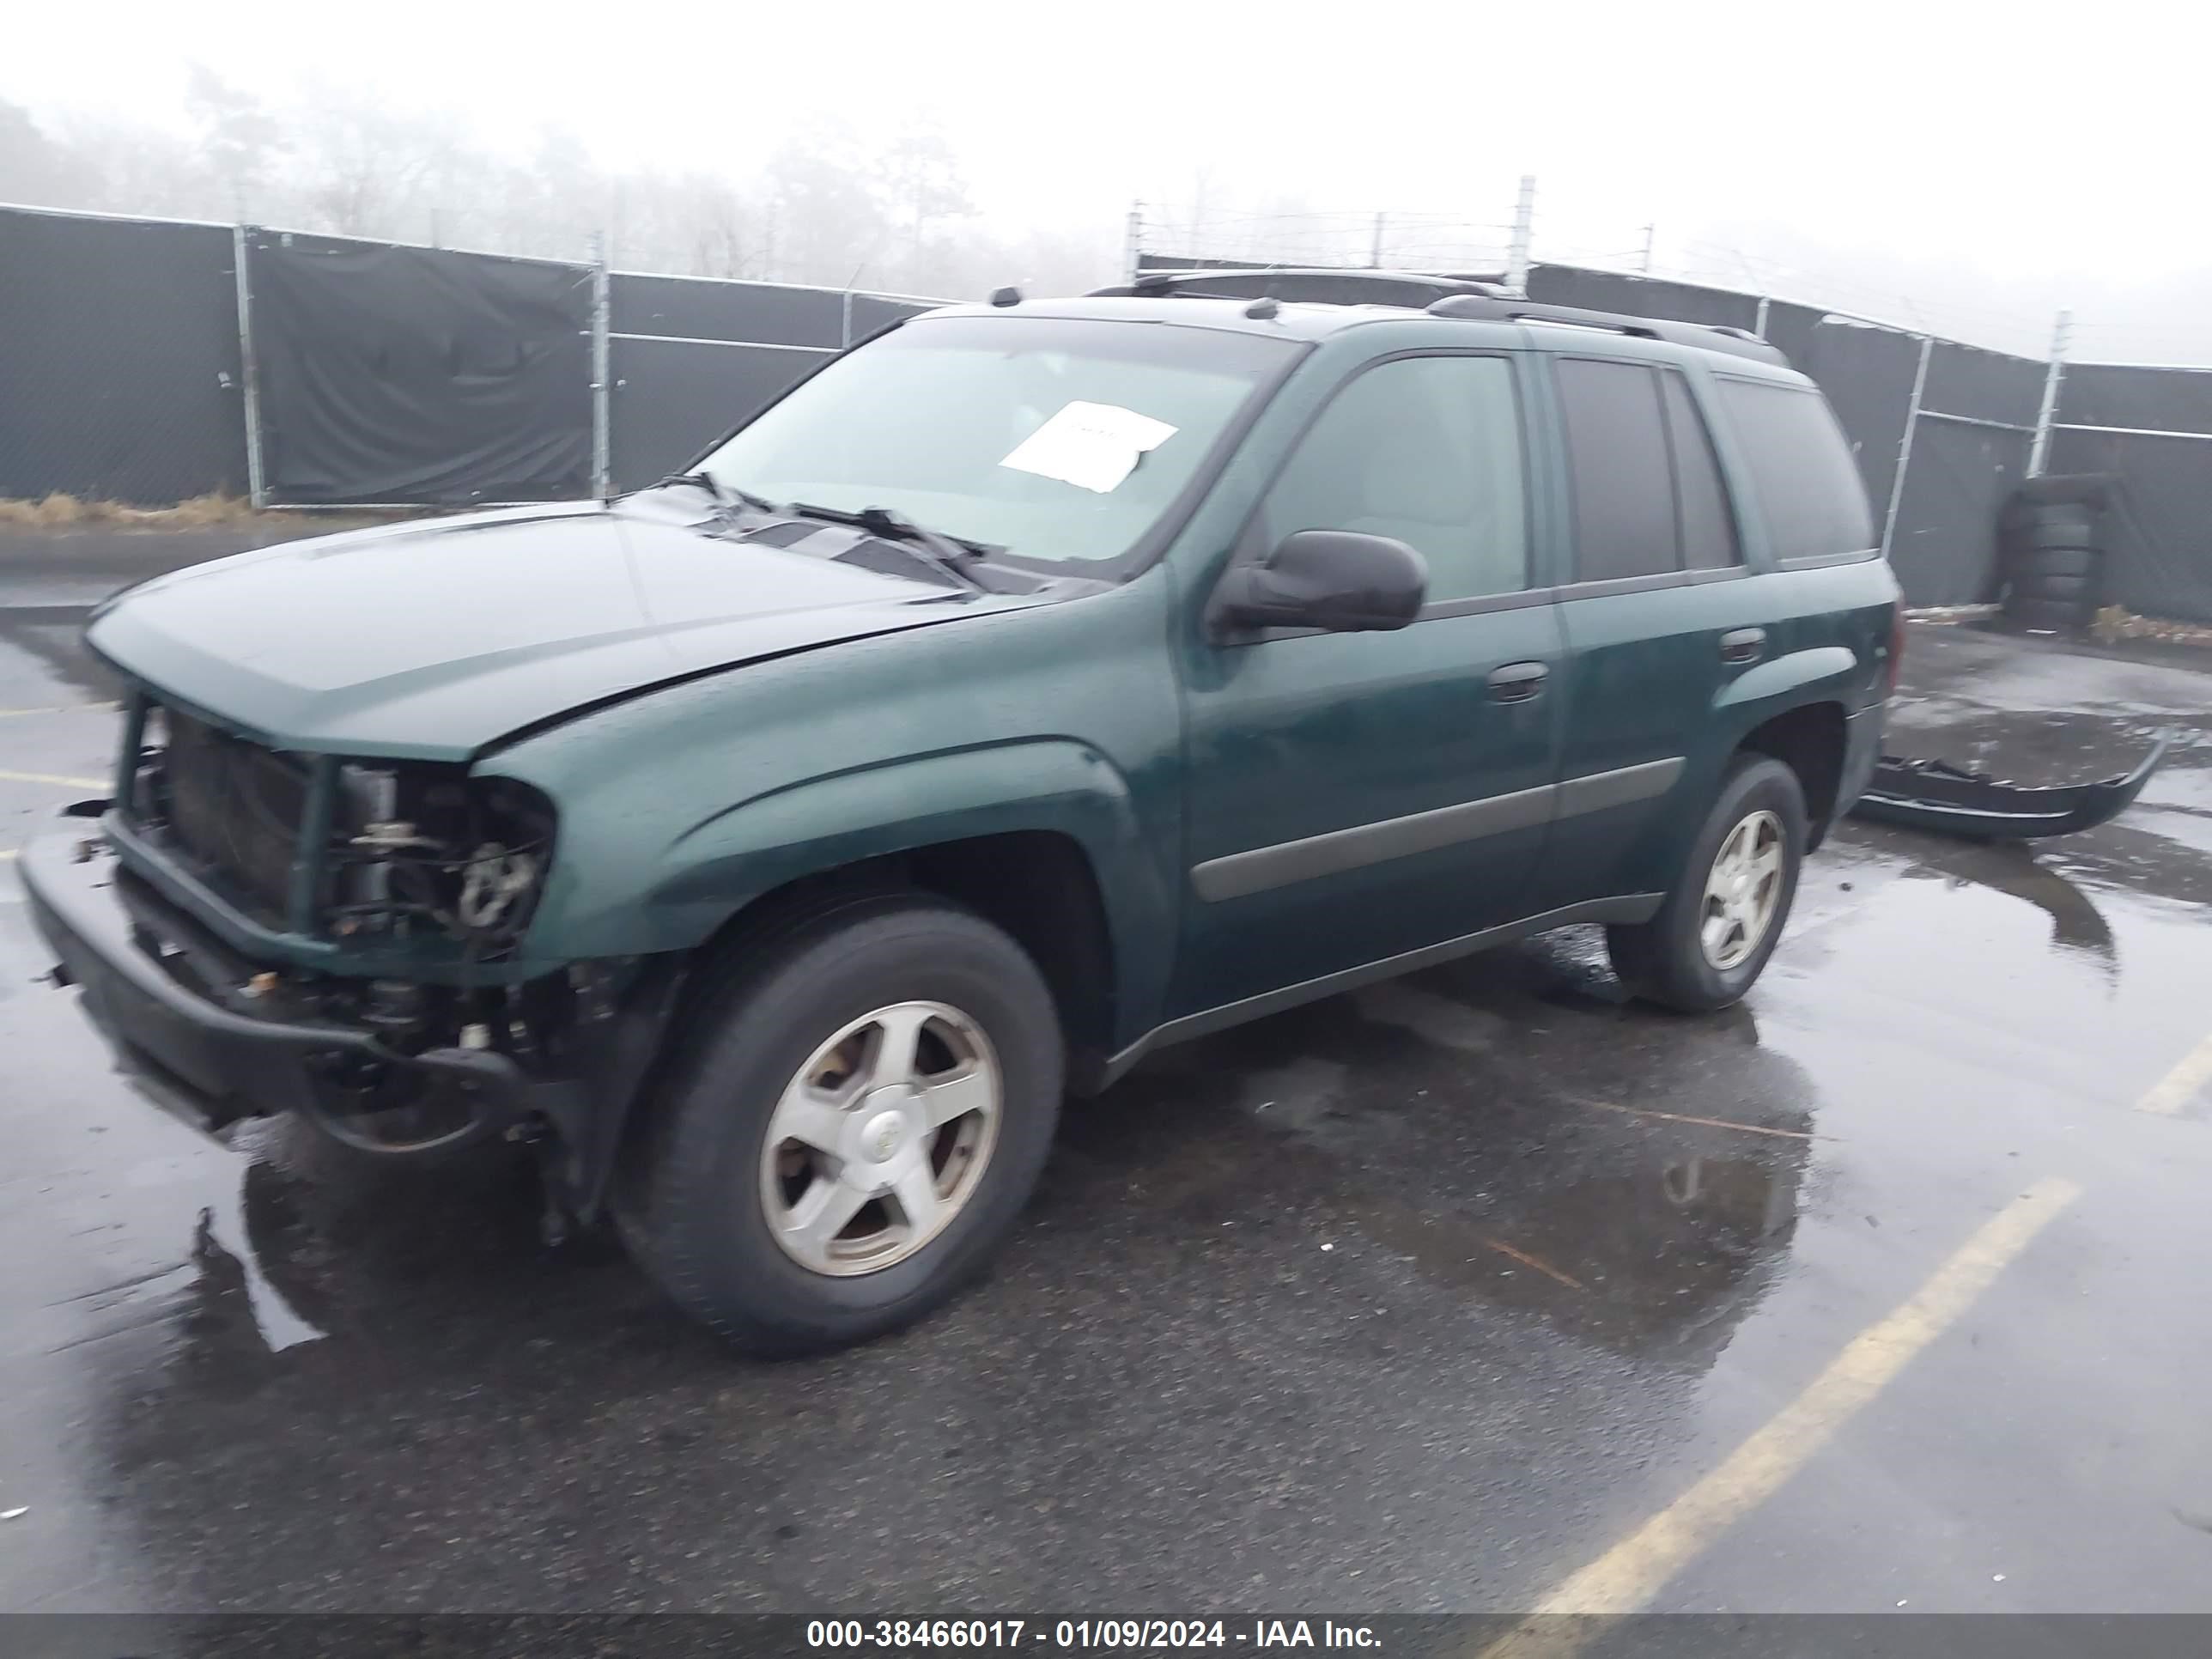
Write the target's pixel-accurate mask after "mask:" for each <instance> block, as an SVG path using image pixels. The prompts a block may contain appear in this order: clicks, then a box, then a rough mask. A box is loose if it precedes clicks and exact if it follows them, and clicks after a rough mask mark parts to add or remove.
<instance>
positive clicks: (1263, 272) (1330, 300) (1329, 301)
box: [1091, 265, 1512, 306]
mask: <svg viewBox="0 0 2212 1659" xmlns="http://www.w3.org/2000/svg"><path fill="white" fill-rule="evenodd" d="M1511 291H1512V290H1511V289H1508V288H1507V287H1505V286H1504V284H1503V283H1498V282H1494V281H1492V280H1491V279H1489V278H1487V277H1481V276H1434V275H1431V274H1429V273H1426V272H1423V271H1414V270H1365V269H1355V270H1346V269H1344V268H1341V267H1334V266H1327V265H1310V266H1270V267H1262V268H1260V269H1255V270H1247V269H1243V268H1228V269H1223V270H1143V271H1139V272H1138V273H1137V275H1136V276H1134V277H1133V279H1131V280H1130V281H1128V282H1127V283H1116V284H1115V286H1113V287H1112V288H1101V289H1092V290H1091V297H1092V298H1094V299H1103V298H1106V297H1108V296H1111V295H1123V296H1126V295H1162V296H1165V295H1196V296H1198V297H1200V298H1212V299H1221V300H1252V299H1261V298H1265V299H1273V300H1289V301H1294V302H1295V301H1307V302H1310V303H1313V304H1320V305H1396V306H1425V305H1428V304H1429V303H1430V302H1431V301H1435V300H1439V299H1444V298H1448V297H1449V296H1451V295H1507V294H1510V292H1511Z"/></svg>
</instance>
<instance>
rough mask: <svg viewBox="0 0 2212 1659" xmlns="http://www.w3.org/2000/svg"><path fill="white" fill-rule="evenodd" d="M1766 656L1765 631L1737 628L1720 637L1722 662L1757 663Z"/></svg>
mask: <svg viewBox="0 0 2212 1659" xmlns="http://www.w3.org/2000/svg"><path fill="white" fill-rule="evenodd" d="M1765 654H1766V630H1765V629H1763V628H1738V629H1732V630H1731V631H1729V632H1728V633H1726V634H1723V635H1721V660H1722V661H1723V662H1757V661H1758V660H1759V659H1760V658H1761V657H1763V656H1765Z"/></svg>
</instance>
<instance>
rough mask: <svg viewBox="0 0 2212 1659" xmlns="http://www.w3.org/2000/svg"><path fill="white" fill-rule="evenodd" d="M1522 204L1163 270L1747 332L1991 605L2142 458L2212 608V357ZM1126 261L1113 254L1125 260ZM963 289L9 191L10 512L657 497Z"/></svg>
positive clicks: (1920, 591)
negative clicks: (2185, 363)
mask: <svg viewBox="0 0 2212 1659" xmlns="http://www.w3.org/2000/svg"><path fill="white" fill-rule="evenodd" d="M1532 196H1533V186H1532V184H1531V183H1530V182H1528V181H1524V183H1523V185H1522V195H1521V198H1520V201H1519V203H1518V204H1517V205H1516V211H1515V213H1514V215H1513V216H1512V218H1511V220H1510V222H1497V223H1486V222H1476V221H1469V220H1463V219H1460V218H1455V217H1452V216H1442V215H1434V214H1396V213H1387V212H1386V213H1344V214H1316V213H1310V212H1305V211H1303V210H1301V211H1296V212H1292V211H1287V210H1286V211H1285V212H1281V213H1266V212H1256V213H1247V214H1243V215H1237V216H1231V215H1227V214H1223V213H1212V214H1209V213H1206V212H1205V211H1203V210H1183V211H1182V212H1180V213H1179V212H1177V211H1176V210H1165V209H1159V208H1152V209H1139V210H1137V211H1134V212H1133V213H1132V215H1131V216H1130V222H1129V230H1128V246H1127V265H1128V268H1129V270H1132V271H1133V270H1138V269H1146V268H1151V269H1161V268H1172V267H1177V266H1188V265H1193V264H1213V265H1224V266H1237V267H1257V268H1267V267H1276V266H1284V265H1312V266H1340V267H1344V268H1346V269H1362V268H1364V269H1374V268H1383V269H1398V270H1425V271H1431V272H1437V273H1440V274H1449V275H1456V276H1489V277H1494V278H1497V279H1498V280H1503V281H1506V282H1509V283H1514V284H1516V286H1519V287H1521V288H1522V289H1524V290H1525V291H1526V292H1527V293H1528V295H1530V297H1531V298H1532V299H1535V300H1541V301H1547V302H1553V303H1559V304H1563V305H1573V306H1582V307H1589V308H1592V309H1596V310H1605V311H1614V312H1624V313H1630V314H1634V315H1641V316H1650V317H1655V318H1668V319H1676V320H1680V321H1687V322H1697V323H1707V324H1716V325H1723V326H1729V327H1734V328H1741V329H1743V330H1745V331H1748V332H1751V333H1754V334H1757V335H1759V336H1760V337H1764V338H1765V339H1768V340H1770V341H1771V342H1772V343H1774V344H1776V345H1777V346H1778V347H1779V348H1781V349H1782V350H1783V351H1784V353H1785V354H1786V355H1787V356H1789V358H1790V361H1791V362H1793V363H1795V364H1796V366H1797V367H1798V368H1801V369H1802V370H1803V371H1804V372H1805V373H1807V374H1809V375H1810V376H1811V377H1812V378H1813V379H1814V380H1815V381H1817V382H1818V383H1819V384H1820V386H1821V387H1822V389H1823V390H1824V391H1825V392H1826V394H1827V397H1828V399H1829V401H1830V403H1831V404H1832V405H1833V406H1834V408H1835V410H1836V412H1837V415H1838V419H1839V420H1840V421H1841V422H1843V425H1844V429H1845V431H1846V433H1847V434H1848V435H1849V436H1850V440H1851V442H1852V446H1853V448H1854V451H1855V453H1857V459H1858V465H1859V469H1860V472H1861V476H1862V477H1863V480H1864V482H1865V484H1866V488H1867V491H1868V495H1869V498H1870V499H1871V500H1872V501H1874V503H1875V509H1876V512H1877V515H1878V517H1879V519H1880V520H1881V524H1882V545H1883V550H1884V551H1885V552H1886V553H1887V555H1888V556H1889V558H1890V560H1891V562H1892V563H1893V565H1894V566H1895V568H1896V569H1897V571H1898V574H1899V580H1900V582H1901V583H1902V585H1903V586H1904V588H1905V592H1906V595H1907V597H1908V599H1909V600H1910V601H1911V603H1913V604H1916V605H1973V604H1983V603H1987V602H1989V601H1990V600H1991V599H1995V598H1996V594H1997V592H1998V589H1999V586H2000V585H2001V582H2002V572H2001V570H2000V568H1999V562H1998V556H1997V548H1996V520H1997V513H1998V509H1999V508H2000V507H2001V506H2002V504H2003V502H2004V501H2005V500H2006V498H2007V497H2008V495H2009V494H2010V493H2011V492H2012V491H2013V490H2014V489H2015V488H2016V487H2017V486H2018V484H2019V483H2021V480H2022V479H2023V478H2025V477H2027V476H2028V475H2029V474H2030V473H2031V472H2032V471H2034V470H2035V458H2036V456H2037V455H2038V453H2039V452H2041V453H2044V459H2045V463H2046V470H2052V471H2095V472H2100V473H2104V474H2106V475H2109V476H2110V477H2113V478H2114V479H2116V480H2118V483H2120V485H2121V486H2122V488H2121V489H2120V490H2119V491H2118V501H2119V511H2118V514H2117V515H2116V516H2117V520H2118V522H2117V526H2116V531H2115V541H2114V545H2113V548H2112V560H2111V563H2110V566H2109V573H2110V574H2109V580H2110V584H2111V586H2112V599H2114V600H2116V601H2117V602H2118V603H2119V604H2121V605H2124V606H2126V607H2127V608H2129V609H2130V610H2132V611H2140V612H2142V613H2143V614H2146V615H2151V616H2159V617H2176V618H2180V619H2184V620H2195V621H2212V530H2208V528H2207V526H2212V466H2208V465H2206V462H2207V461H2208V460H2212V449H2208V448H2207V447H2206V446H2207V445H2208V444H2212V372H2207V371H2203V370H2197V369H2184V368H2166V367H2160V366H2155V365H2153V366H2142V367H2135V366H2112V365H2074V366H2070V367H2065V368H2064V370H2063V379H2062V378H2061V375H2060V373H2059V370H2060V366H2059V365H2058V364H2057V363H2056V362H2055V361H2054V362H2044V361H2039V360H2036V359H2033V358H2030V357H2026V356H2017V355H2013V354H2009V353H2006V352H2001V351H1990V350H1986V349H1982V348H1979V347H1976V346H1972V345H1967V344H1965V343H1960V342H1959V341H1956V340H1950V339H1945V338H1942V337H1939V336H1937V335H1936V334H1933V333H1931V332H1929V331H1927V330H1925V329H1914V328H1909V327H1901V326H1898V325H1893V324H1890V323H1886V322H1881V321H1875V320H1872V319H1866V318H1862V317H1856V316H1851V315H1848V314H1846V313H1841V312H1838V311H1833V310H1830V309H1826V308H1823V307H1816V306H1807V305H1802V304H1797V303H1794V302H1791V301H1787V300H1784V299H1782V298H1779V297H1777V296H1773V295H1760V294H1756V293H1751V292H1742V291H1737V290H1734V289H1724V288H1717V287H1707V286H1703V285H1700V284H1697V283H1684V282H1678V281H1670V280H1662V279H1659V278H1655V277H1651V276H1644V275H1641V274H1631V273H1627V272H1624V271H1620V270H1604V269H1599V268H1595V267H1593V266H1589V265H1574V264H1559V263H1547V262H1541V261H1532V260H1531V258H1530V240H1531V202H1532ZM1105 274H1106V273H1103V272H1102V273H1101V276H1102V277H1103V276H1104V275H1105ZM933 303H938V302H936V301H929V300H926V299H920V298H915V297H912V296H904V295H878V294H872V293H866V292H860V291H853V290H841V289H829V288H810V287H805V286H799V285H793V284H785V283H756V282H744V281H732V280H724V279H720V278H710V277H686V276H665V275H658V274H653V273H649V272H630V271H613V270H608V269H606V267H605V264H603V263H585V262H561V261H547V260H532V259H520V258H511V257H508V256H501V255H490V254H477V253H465V252H453V251H451V250H440V249H432V248H422V247H412V246H395V245H391V244H384V243H374V242H364V241H354V240H345V239H340V238H331V237H321V236H306V235H295V234H289V233H284V232H278V231H264V230H260V229H258V228H242V227H232V226H227V225H215V224H197V223H185V222H176V221H166V220H149V219H125V218H115V217H110V216H100V215H91V214H79V213H64V212H56V211H49V210H28V209H15V208H0V388H4V392H5V395H4V396H0V501H11V500H12V501H15V502H16V503H18V504H21V503H26V502H28V503H38V502H41V501H52V500H54V499H55V498H70V499H73V500H74V501H115V502H124V503H132V504H138V505H144V506H167V505H169V504H172V503H175V502H179V501H191V500H192V499H194V498H198V497H208V496H228V497H240V496H243V497H246V498H247V499H249V500H251V501H252V503H253V504H254V505H256V506H279V507H282V506H316V507H321V506H331V507H337V506H353V505H363V504H368V503H371V502H377V503H383V504H390V505H400V506H465V505H477V504H483V503H486V502H490V501H514V500H540V499H551V498H556V497H562V496H575V495H586V494H593V493H597V494H602V495H604V494H605V493H608V492H609V491H612V490H619V489H633V488H636V487H637V486H639V485H641V484H644V483H650V482H651V481H652V480H653V478H656V477H660V476H662V475H663V474H665V473H666V472H668V471H672V470H675V469H677V468H678V467H680V466H682V465H684V463H685V462H686V461H688V460H689V459H691V458H692V457H693V456H695V455H696V454H697V453H700V452H701V451H702V450H703V449H704V448H705V447H707V446H708V445H709V444H710V443H712V442H713V441H714V440H715V439H716V438H718V437H719V436H720V435H721V434H722V433H724V432H725V431H726V430H728V429H729V428H732V427H733V426H735V425H737V424H738V423H739V422H741V421H743V420H744V419H745V418H746V417H748V416H750V414H752V413H753V412H754V411H755V410H758V409H760V408H761V407H763V405H764V404H767V403H768V402H769V401H770V400H772V399H773V398H775V397H776V396H778V395H779V394H780V393H781V392H783V391H784V390H785V389H786V388H787V386H790V385H791V384H792V383H793V381H795V380H798V379H799V377H801V376H802V375H804V374H806V373H807V372H808V371H809V370H810V369H811V368H813V367H814V366H815V365H817V363H819V362H822V361H823V359H824V358H825V357H827V356H830V355H832V354H834V353H836V352H837V351H839V350H841V349H843V348H845V347H846V346H848V345H850V344H852V343H854V342H856V341H858V340H860V339H863V338H866V337H867V336H868V335H870V334H872V333H873V332H875V331H878V330H879V329H881V328H883V327H884V326H886V325H890V324H891V323H893V322H896V320H898V319H900V318H902V317H905V316H909V315H912V314H913V313H915V312H917V311H919V310H921V309H924V308H926V307H928V306H929V305H932V304H933Z"/></svg>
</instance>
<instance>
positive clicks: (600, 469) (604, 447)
mask: <svg viewBox="0 0 2212 1659" xmlns="http://www.w3.org/2000/svg"><path fill="white" fill-rule="evenodd" d="M613 308H614V307H613V304H612V297H611V284H610V283H609V281H608V277H607V234H606V232H605V231H603V230H595V231H593V232H592V494H593V495H596V496H598V497H599V500H601V501H607V500H609V499H611V497H612V496H613V495H614V433H613V429H612V427H613V414H614V411H613V405H612V401H611V395H610V394H611V392H613V389H614V388H613V386H612V384H611V376H612V368H611V363H610V353H609V346H610V344H611V343H610V342H609V340H608V338H607V331H608V325H609V319H610V317H611V313H612V312H613Z"/></svg>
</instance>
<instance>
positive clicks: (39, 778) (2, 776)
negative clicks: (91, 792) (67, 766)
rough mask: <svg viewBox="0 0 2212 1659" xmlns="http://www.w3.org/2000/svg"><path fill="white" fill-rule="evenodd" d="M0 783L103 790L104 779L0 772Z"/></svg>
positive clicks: (46, 773)
mask: <svg viewBox="0 0 2212 1659" xmlns="http://www.w3.org/2000/svg"><path fill="white" fill-rule="evenodd" d="M0 783H51V784H56V785H58V786H59V787H62V788H64V789H105V788H106V787H107V783H108V781H107V780H106V778H72V777H69V776H66V775H63V774H61V773H58V772H9V771H4V770H0Z"/></svg>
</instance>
